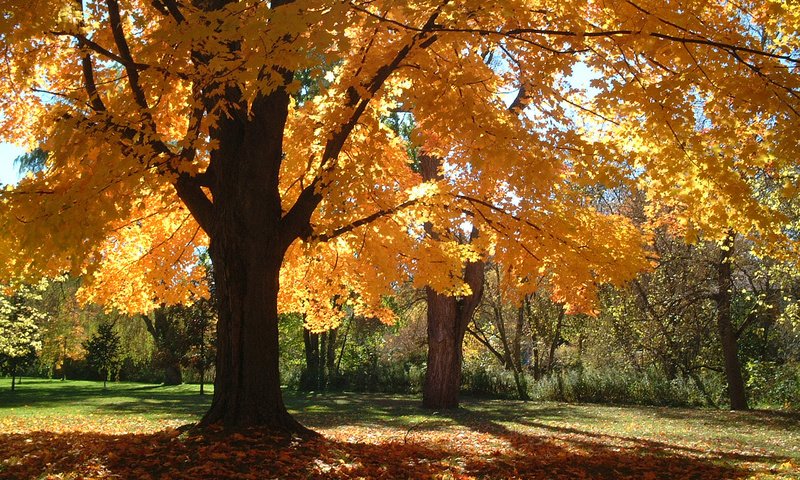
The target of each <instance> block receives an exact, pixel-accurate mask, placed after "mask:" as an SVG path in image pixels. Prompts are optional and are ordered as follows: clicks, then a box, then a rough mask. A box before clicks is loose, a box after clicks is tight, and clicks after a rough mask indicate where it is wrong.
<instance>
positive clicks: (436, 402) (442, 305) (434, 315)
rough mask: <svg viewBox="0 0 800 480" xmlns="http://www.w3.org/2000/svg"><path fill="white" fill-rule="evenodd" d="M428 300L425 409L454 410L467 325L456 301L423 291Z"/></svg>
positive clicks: (428, 288)
mask: <svg viewBox="0 0 800 480" xmlns="http://www.w3.org/2000/svg"><path fill="white" fill-rule="evenodd" d="M426 294H427V297H428V367H427V370H426V372H425V384H424V386H423V389H422V405H423V406H425V407H426V408H436V409H448V408H457V407H458V391H459V387H460V386H461V362H462V358H463V352H462V343H463V340H464V333H465V332H466V326H467V323H468V320H467V322H464V321H463V318H464V315H461V314H460V311H459V310H460V309H459V307H458V300H457V299H456V298H455V297H450V296H447V295H440V294H438V293H436V292H435V291H434V290H433V289H432V288H430V287H426Z"/></svg>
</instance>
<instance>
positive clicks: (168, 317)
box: [141, 305, 191, 385]
mask: <svg viewBox="0 0 800 480" xmlns="http://www.w3.org/2000/svg"><path fill="white" fill-rule="evenodd" d="M185 310H186V309H185V307H183V306H181V305H175V306H171V307H167V306H161V307H159V308H157V309H155V310H153V312H152V313H151V314H149V315H148V314H142V315H141V318H142V321H143V322H144V324H145V326H146V327H147V331H148V332H149V333H150V336H152V337H153V342H154V343H155V346H156V352H155V357H156V358H155V360H156V364H158V365H160V366H161V367H162V368H163V369H164V385H180V384H182V383H183V376H182V375H181V361H182V360H183V358H184V357H185V356H186V355H187V354H188V353H189V349H190V348H191V344H190V341H191V340H190V338H189V336H188V332H187V330H188V324H187V322H186V321H185V316H186V315H187V313H188V314H190V313H189V312H186V311H185Z"/></svg>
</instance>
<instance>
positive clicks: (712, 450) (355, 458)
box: [0, 380, 800, 479]
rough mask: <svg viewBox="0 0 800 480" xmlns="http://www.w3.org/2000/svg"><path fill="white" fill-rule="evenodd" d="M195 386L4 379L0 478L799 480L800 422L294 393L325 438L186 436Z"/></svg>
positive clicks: (766, 415) (794, 418)
mask: <svg viewBox="0 0 800 480" xmlns="http://www.w3.org/2000/svg"><path fill="white" fill-rule="evenodd" d="M196 390H197V389H196V387H194V386H181V387H157V386H147V385H137V384H114V385H111V386H110V389H109V390H108V391H105V392H104V391H103V390H102V389H101V387H100V386H98V385H97V384H94V383H90V382H63V383H62V382H56V381H54V382H48V381H30V382H23V385H22V386H21V387H20V390H19V391H18V392H14V393H11V392H9V391H8V388H7V385H6V384H5V383H4V382H3V381H2V380H0V478H14V479H16V478H20V479H25V478H170V479H171V478H187V479H202V478H209V479H211V478H242V479H247V478H259V479H261V478H291V479H294V478H302V479H304V478H341V479H352V478H387V479H396V478H453V479H471V478H524V479H535V478H548V479H552V478H565V479H566V478H609V479H611V478H615V479H616V478H636V479H674V478H697V479H704V478H707V479H724V478H765V479H766V478H772V479H778V478H787V479H788V478H798V479H800V416H798V415H796V414H786V413H780V412H747V413H731V412H722V411H714V410H688V409H668V408H648V407H612V406H599V405H570V404H560V403H545V404H542V403H523V402H513V401H497V400H480V399H468V400H467V401H465V402H464V408H462V409H459V410H458V411H455V412H450V413H444V412H438V413H431V412H428V411H425V410H423V409H421V408H419V400H418V399H416V398H415V397H413V396H388V395H363V394H331V395H316V396H315V395H309V396H292V395H291V394H289V395H287V404H288V405H289V407H290V410H292V412H293V413H294V414H295V415H296V416H297V417H298V418H299V419H300V420H301V421H302V422H303V423H304V424H306V425H308V426H310V427H312V428H314V429H315V430H317V431H318V432H320V433H321V434H322V436H321V437H320V438H317V439H313V440H301V439H298V438H287V437H282V436H274V435H271V434H270V433H268V432H262V431H244V432H239V433H235V434H228V435H223V434H222V433H221V432H213V431H205V432H202V433H200V432H196V431H195V432H189V433H181V431H179V430H178V429H177V427H179V426H180V425H183V424H186V423H188V422H192V421H196V420H197V418H198V417H199V415H200V414H201V413H202V411H203V410H204V409H205V408H206V406H207V404H208V402H209V401H210V399H209V397H208V396H205V397H201V396H200V395H198V394H197V392H196Z"/></svg>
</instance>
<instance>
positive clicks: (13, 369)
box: [11, 360, 17, 392]
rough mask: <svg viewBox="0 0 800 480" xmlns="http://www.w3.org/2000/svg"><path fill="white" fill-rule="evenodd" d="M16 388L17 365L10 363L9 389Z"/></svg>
mask: <svg viewBox="0 0 800 480" xmlns="http://www.w3.org/2000/svg"><path fill="white" fill-rule="evenodd" d="M12 361H13V360H12ZM16 389H17V367H16V365H12V366H11V391H12V392H13V391H14V390H16Z"/></svg>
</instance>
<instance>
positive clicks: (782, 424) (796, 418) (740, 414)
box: [652, 407, 800, 432]
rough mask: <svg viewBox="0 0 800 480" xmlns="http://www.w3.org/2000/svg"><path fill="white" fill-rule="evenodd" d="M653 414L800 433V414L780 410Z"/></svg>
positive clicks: (672, 410) (659, 410) (662, 411)
mask: <svg viewBox="0 0 800 480" xmlns="http://www.w3.org/2000/svg"><path fill="white" fill-rule="evenodd" d="M652 411H653V413H654V414H655V415H656V416H657V417H659V418H664V419H669V420H673V419H674V420H687V419H691V420H692V421H696V422H698V423H702V424H704V425H709V426H711V427H717V426H720V425H725V426H731V425H739V426H745V427H757V428H762V429H763V428H769V429H771V430H785V431H789V432H798V431H800V412H784V411H779V410H746V411H728V410H709V409H684V408H681V409H675V408H666V407H658V408H653V410H652Z"/></svg>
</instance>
